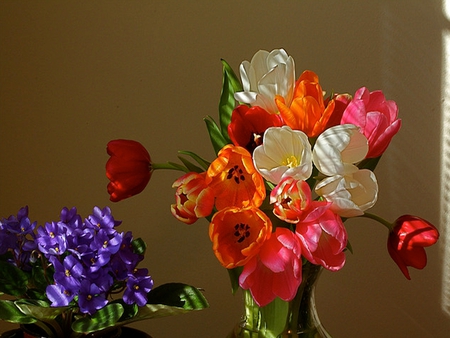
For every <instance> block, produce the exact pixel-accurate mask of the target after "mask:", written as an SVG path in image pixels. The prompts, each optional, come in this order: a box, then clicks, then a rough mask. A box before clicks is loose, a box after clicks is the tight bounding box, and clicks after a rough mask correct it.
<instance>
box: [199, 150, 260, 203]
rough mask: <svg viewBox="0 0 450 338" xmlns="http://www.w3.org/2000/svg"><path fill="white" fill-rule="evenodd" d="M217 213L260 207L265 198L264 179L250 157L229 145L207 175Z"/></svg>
mask: <svg viewBox="0 0 450 338" xmlns="http://www.w3.org/2000/svg"><path fill="white" fill-rule="evenodd" d="M206 180H207V184H208V185H209V187H210V188H211V189H212V190H213V193H214V196H215V198H216V200H215V206H216V208H217V209H218V210H220V209H223V208H226V207H232V206H233V207H239V208H242V207H248V206H255V207H259V206H260V205H261V204H262V202H263V201H264V199H265V197H266V189H265V187H264V180H263V178H262V177H261V175H260V174H259V173H258V172H257V171H256V169H255V167H254V166H253V161H252V156H251V155H250V153H249V152H248V151H247V150H246V149H245V148H242V147H239V146H234V145H232V144H228V145H226V146H225V147H223V148H222V149H221V150H220V151H219V153H218V154H217V158H216V159H215V160H214V161H213V162H211V164H210V165H209V168H208V170H207V172H206Z"/></svg>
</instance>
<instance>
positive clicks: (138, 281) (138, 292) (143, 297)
mask: <svg viewBox="0 0 450 338" xmlns="http://www.w3.org/2000/svg"><path fill="white" fill-rule="evenodd" d="M147 274H148V270H147V269H139V270H137V272H136V273H135V274H130V275H129V276H128V280H127V288H126V289H125V291H124V293H123V301H124V302H125V303H126V304H134V303H136V304H137V305H138V306H144V305H145V304H146V303H147V294H148V293H149V292H150V290H151V289H152V288H153V279H152V278H151V277H150V276H148V275H147Z"/></svg>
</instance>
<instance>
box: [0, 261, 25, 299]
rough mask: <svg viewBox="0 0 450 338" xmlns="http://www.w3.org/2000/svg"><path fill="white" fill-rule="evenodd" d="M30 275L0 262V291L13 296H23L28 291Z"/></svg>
mask: <svg viewBox="0 0 450 338" xmlns="http://www.w3.org/2000/svg"><path fill="white" fill-rule="evenodd" d="M27 284H28V275H27V274H26V273H25V272H24V271H22V270H20V269H19V268H17V267H16V266H14V265H11V264H9V263H7V262H4V261H0V291H2V292H4V293H6V294H8V295H12V296H22V295H24V294H25V293H26V291H27Z"/></svg>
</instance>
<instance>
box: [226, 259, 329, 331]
mask: <svg viewBox="0 0 450 338" xmlns="http://www.w3.org/2000/svg"><path fill="white" fill-rule="evenodd" d="M321 271H322V267H321V266H319V265H314V264H311V263H309V262H306V263H305V264H304V265H303V269H302V283H301V284H300V286H299V288H298V291H297V294H296V296H295V298H294V299H293V300H291V301H290V302H285V301H283V300H281V299H279V298H276V299H275V300H274V301H273V302H271V303H270V304H268V305H266V306H264V307H259V306H258V305H257V304H256V303H255V302H254V300H253V298H252V296H251V294H250V292H249V291H247V290H243V293H244V297H243V298H244V315H243V317H242V321H241V322H239V323H238V324H237V325H236V326H235V327H234V329H233V331H232V332H231V333H230V334H229V335H228V337H227V338H275V337H283V338H285V337H286V338H288V337H290V338H297V337H301V338H331V335H330V334H329V333H328V332H327V331H326V330H325V328H324V327H323V325H322V324H321V322H320V319H319V316H318V314H317V310H316V304H315V296H314V291H315V286H316V284H317V282H318V279H319V276H320V273H321Z"/></svg>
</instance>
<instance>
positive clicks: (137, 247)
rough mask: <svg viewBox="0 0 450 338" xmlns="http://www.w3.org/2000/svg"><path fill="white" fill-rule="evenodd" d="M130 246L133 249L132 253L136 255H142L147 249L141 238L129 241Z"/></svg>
mask: <svg viewBox="0 0 450 338" xmlns="http://www.w3.org/2000/svg"><path fill="white" fill-rule="evenodd" d="M131 246H132V247H133V252H134V253H136V254H138V255H143V254H144V253H145V249H147V244H145V242H144V240H143V239H142V238H136V239H133V241H131Z"/></svg>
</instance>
